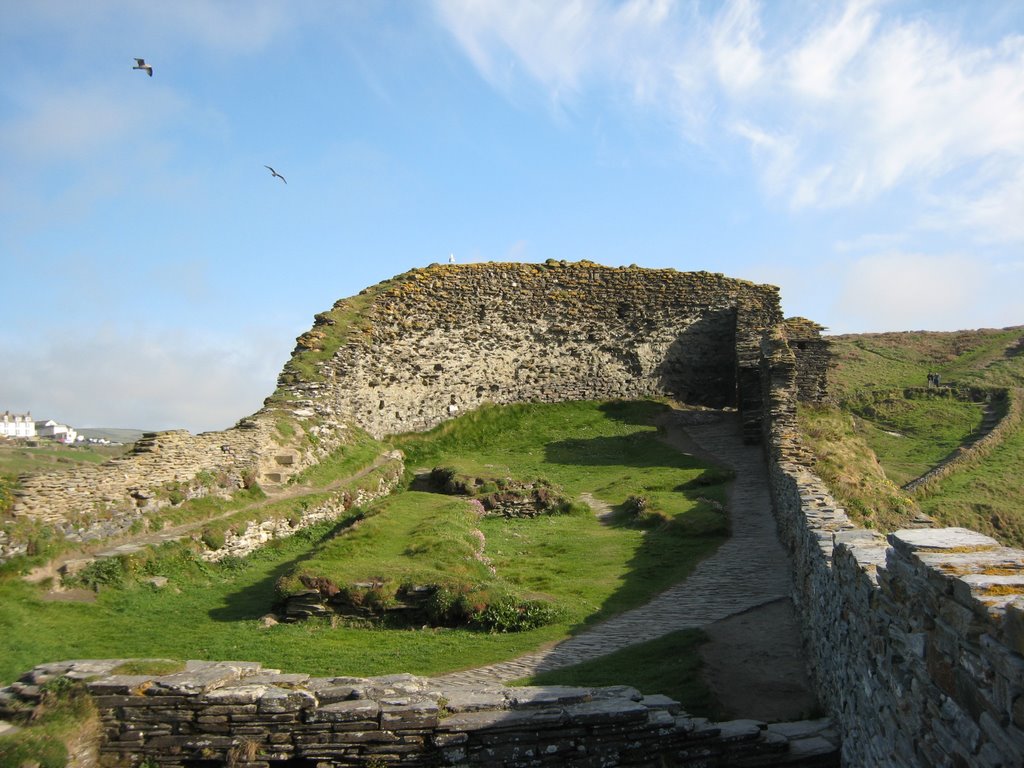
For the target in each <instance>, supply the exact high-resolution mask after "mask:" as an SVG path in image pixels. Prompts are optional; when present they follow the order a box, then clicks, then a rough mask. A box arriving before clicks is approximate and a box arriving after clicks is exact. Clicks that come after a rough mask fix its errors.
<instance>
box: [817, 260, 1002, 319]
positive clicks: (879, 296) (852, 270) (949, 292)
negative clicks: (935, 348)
mask: <svg viewBox="0 0 1024 768" xmlns="http://www.w3.org/2000/svg"><path fill="white" fill-rule="evenodd" d="M998 270H999V267H998V265H996V264H993V263H992V262H989V261H986V260H982V259H977V258H974V257H969V256H966V255H963V254H956V253H950V254H925V253H908V252H901V251H891V252H885V253H876V254H872V255H868V256H863V257H860V258H857V259H854V260H852V261H850V262H847V263H844V264H836V265H833V267H832V268H831V269H830V270H829V271H830V273H831V274H830V275H829V279H830V280H834V281H835V282H836V283H837V284H838V285H841V286H842V289H841V292H840V293H839V295H838V297H837V299H836V302H835V306H834V307H833V308H832V310H831V311H830V312H829V315H830V316H831V317H833V318H834V320H833V324H834V325H835V326H836V328H837V329H845V330H853V329H856V330H857V331H898V330H922V329H930V330H956V329H960V328H965V327H986V326H988V327H991V326H993V325H999V320H998V318H999V317H1006V316H1008V314H1009V313H1008V312H1007V310H1008V308H1009V307H1010V306H1012V305H1011V304H1010V303H1009V302H1012V301H1016V299H1014V298H1013V296H1014V294H1016V290H1014V289H1013V288H1012V286H1011V285H1009V284H1004V285H1002V287H999V281H998V279H993V278H994V277H995V275H994V274H993V273H995V272H997V271H998ZM993 286H996V287H995V288H994V289H993Z"/></svg>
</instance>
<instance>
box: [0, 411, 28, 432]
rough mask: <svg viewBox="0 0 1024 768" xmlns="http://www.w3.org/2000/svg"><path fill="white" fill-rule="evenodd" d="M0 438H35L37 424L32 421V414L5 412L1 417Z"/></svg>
mask: <svg viewBox="0 0 1024 768" xmlns="http://www.w3.org/2000/svg"><path fill="white" fill-rule="evenodd" d="M0 436H3V437H35V436H36V423H35V422H34V421H32V414H31V413H11V412H10V411H4V413H3V416H2V417H0Z"/></svg>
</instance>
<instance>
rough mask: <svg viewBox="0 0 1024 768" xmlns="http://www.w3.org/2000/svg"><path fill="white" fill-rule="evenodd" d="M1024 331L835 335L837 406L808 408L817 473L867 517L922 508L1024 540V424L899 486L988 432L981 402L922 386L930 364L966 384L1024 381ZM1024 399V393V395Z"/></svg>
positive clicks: (899, 521) (888, 522) (868, 520)
mask: <svg viewBox="0 0 1024 768" xmlns="http://www.w3.org/2000/svg"><path fill="white" fill-rule="evenodd" d="M1022 340H1024V329H1022V328H1020V327H1017V328H1008V329H1001V330H977V331H960V332H956V333H925V332H912V333H887V334H866V335H860V336H838V337H834V338H833V347H834V351H835V352H836V360H837V365H836V367H835V369H834V370H833V371H832V372H831V374H830V389H831V391H832V393H833V394H834V395H835V396H836V398H837V403H838V404H837V406H835V407H833V408H805V409H801V412H800V421H801V425H802V429H803V431H804V433H805V435H806V436H807V437H808V440H809V442H810V444H811V447H812V449H813V450H814V452H815V453H816V455H817V456H818V457H819V463H818V467H817V469H818V472H819V474H820V475H821V476H822V478H823V479H824V480H825V481H826V482H827V483H829V485H830V487H831V488H832V490H833V492H834V493H835V494H836V496H837V497H838V499H839V500H840V501H841V502H842V503H843V504H844V505H846V507H847V509H848V510H849V511H850V512H851V514H852V515H853V516H854V518H855V519H858V520H859V521H860V522H861V523H862V524H864V525H868V526H875V527H878V528H881V529H883V530H893V529H895V528H898V527H901V526H903V525H905V524H906V523H907V522H908V521H909V520H910V519H911V517H912V516H913V514H914V511H915V510H916V509H918V508H919V509H920V510H921V511H923V512H924V513H926V514H928V515H929V516H931V517H933V518H935V519H936V520H937V521H939V522H940V523H941V524H945V525H960V526H965V527H968V528H973V529H975V530H980V531H982V532H985V533H988V534H990V535H993V536H995V537H996V538H998V539H999V540H1000V541H1002V542H1003V543H1005V544H1008V545H1014V546H1024V522H1022V518H1024V511H1022V510H1024V489H1022V487H1021V485H1020V482H1019V473H1020V467H1021V466H1024V436H1022V435H1021V426H1020V425H1017V426H1014V427H1013V428H1011V429H1009V430H1007V432H1008V434H1007V437H1006V439H1004V440H1003V441H1002V443H1000V444H999V445H998V446H997V447H996V448H995V449H993V450H992V451H991V452H990V453H989V454H988V455H986V456H985V458H984V460H983V461H979V462H974V463H972V464H971V465H969V466H965V467H963V468H962V469H958V471H956V472H954V473H953V474H952V475H950V476H949V477H947V478H945V479H944V480H941V481H939V482H936V483H933V484H931V485H930V486H929V487H928V489H927V491H926V492H921V493H918V494H917V495H916V496H911V495H908V494H905V493H903V492H901V491H900V490H899V488H898V486H899V485H902V484H904V483H906V482H907V481H909V480H910V479H913V478H914V477H917V476H920V475H922V474H924V472H925V471H927V470H928V469H929V468H930V467H932V466H934V465H936V464H938V463H939V462H940V461H942V460H943V459H944V458H946V457H947V456H949V455H950V454H951V453H952V452H953V451H954V450H955V449H957V447H958V446H965V445H969V444H970V443H971V442H972V441H973V440H974V439H975V438H976V437H977V434H978V426H979V423H980V421H981V414H982V405H981V404H979V403H971V402H963V401H959V400H957V399H955V398H952V397H948V396H945V395H948V394H949V391H948V390H945V389H944V391H943V392H941V393H939V392H930V393H929V392H927V391H926V392H924V393H922V392H921V391H920V388H921V387H923V386H924V385H925V384H926V382H927V374H928V373H938V374H939V375H940V376H941V380H942V382H943V384H944V385H952V386H953V387H960V388H963V389H966V388H970V387H975V388H981V389H993V388H1010V389H1013V388H1020V387H1022V386H1024V355H1022V354H1021V350H1022V348H1024V346H1022ZM1011 396H1016V397H1020V394H1019V393H1018V394H1016V395H1013V394H1011Z"/></svg>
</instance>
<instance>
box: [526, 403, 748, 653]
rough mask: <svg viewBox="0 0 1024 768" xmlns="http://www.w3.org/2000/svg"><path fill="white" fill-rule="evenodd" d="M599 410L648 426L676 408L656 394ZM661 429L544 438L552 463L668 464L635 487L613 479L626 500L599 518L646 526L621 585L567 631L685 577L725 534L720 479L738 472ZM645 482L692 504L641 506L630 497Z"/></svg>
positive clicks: (630, 605) (723, 481) (651, 466)
mask: <svg viewBox="0 0 1024 768" xmlns="http://www.w3.org/2000/svg"><path fill="white" fill-rule="evenodd" d="M601 410H602V411H603V412H605V413H606V414H607V415H608V416H610V417H611V418H615V419H616V420H618V421H620V422H623V423H630V424H638V425H644V426H647V427H650V426H651V425H652V424H654V423H656V422H658V421H661V420H662V417H664V416H667V415H671V414H672V412H673V409H672V408H671V407H669V406H667V405H665V404H662V403H653V402H639V403H637V402H616V403H607V404H604V405H602V406H601ZM707 418H715V419H718V418H719V416H718V415H717V414H714V415H712V414H705V419H704V420H707ZM679 423H680V424H681V423H682V422H681V421H680V422H679ZM730 425H731V426H733V427H734V426H736V425H735V423H732V422H729V423H723V428H730ZM662 432H663V430H662V428H660V427H659V430H658V432H653V431H651V430H650V429H647V430H638V431H636V432H633V433H630V434H627V435H621V436H612V437H608V436H601V437H594V438H569V439H566V440H559V441H556V442H551V443H548V444H546V445H545V446H544V453H545V459H546V460H547V461H548V462H551V463H556V464H562V465H575V466H584V467H602V466H607V467H613V466H620V467H622V466H624V467H628V468H636V469H645V470H651V469H654V470H657V469H662V470H668V477H666V476H665V475H662V476H661V477H658V476H657V474H654V475H652V476H651V477H650V478H644V479H639V478H638V479H636V480H635V483H636V484H635V486H634V487H633V488H632V489H625V488H623V487H622V486H623V485H628V483H619V484H617V485H618V487H617V488H616V489H615V491H613V493H617V494H618V495H619V496H620V497H623V498H624V500H623V501H621V502H619V503H618V504H613V505H612V514H611V515H608V516H607V517H605V518H604V524H606V525H608V526H611V527H614V528H630V529H640V530H644V531H645V534H644V536H643V538H642V540H641V542H640V544H639V546H638V547H637V549H636V550H635V552H634V554H633V556H632V557H631V558H630V561H629V563H628V566H627V573H626V575H625V577H624V579H623V582H622V584H621V586H620V587H619V588H618V589H617V590H616V591H615V592H614V593H613V594H611V595H610V596H609V597H608V598H607V599H606V600H605V602H604V603H603V604H602V605H601V606H600V608H599V609H598V610H597V611H595V612H594V613H593V614H592V615H591V616H589V617H587V618H586V619H585V620H584V621H582V622H581V623H580V624H578V625H576V626H574V627H573V628H572V629H571V630H570V634H571V635H577V634H580V633H581V632H585V631H586V630H588V629H590V628H592V627H593V626H594V625H595V624H598V623H600V622H602V621H606V620H607V619H609V618H611V617H612V616H614V615H616V614H619V613H622V612H624V611H627V610H630V609H632V608H636V607H639V606H641V605H644V604H646V603H647V602H649V601H650V600H651V599H653V598H654V597H655V596H656V595H657V594H659V593H661V592H663V591H664V590H666V589H669V588H670V587H672V586H674V585H675V584H678V583H680V582H681V581H684V580H685V579H686V578H687V576H689V574H690V573H692V572H693V570H694V568H696V566H697V564H698V563H700V562H701V561H702V560H703V559H705V558H706V557H708V556H710V555H712V554H713V553H714V552H715V551H716V550H717V549H718V547H719V546H720V545H721V544H722V543H724V542H725V541H726V539H727V538H728V537H729V520H728V515H727V513H726V512H725V510H724V507H723V506H722V504H721V502H722V501H724V496H725V486H726V485H727V484H728V483H729V482H731V481H732V480H733V479H734V478H735V473H734V472H732V470H729V469H725V468H722V467H720V466H714V465H712V464H710V463H709V462H706V461H702V460H699V459H697V458H696V457H694V456H692V455H690V454H688V453H684V452H683V451H681V450H679V449H677V448H674V447H672V446H671V445H669V444H667V443H666V442H665V441H663V440H661V439H660V435H661V434H662ZM695 470H700V471H701V472H700V474H699V475H697V476H695V477H690V478H689V479H687V480H686V481H685V482H678V480H674V479H672V478H671V473H672V472H674V471H679V472H688V473H692V472H693V471H695ZM666 480H667V482H666ZM645 482H651V483H653V484H654V485H659V486H660V488H658V490H656V491H655V493H658V494H661V495H664V494H666V493H670V494H677V493H678V494H681V495H682V496H684V497H685V498H686V499H687V500H688V501H689V502H691V503H693V504H694V505H695V506H694V507H693V508H692V509H690V510H689V511H686V512H682V513H677V514H675V515H671V514H666V513H663V512H659V511H657V509H654V510H652V511H650V512H641V511H640V510H638V509H637V507H636V503H635V502H634V501H631V500H630V498H632V499H635V498H636V497H637V496H642V495H643V494H644V493H645V487H644V486H645ZM708 496H710V497H711V499H708V498H707V497H708ZM625 497H630V498H625ZM715 497H719V498H718V499H716V498H715ZM655 506H656V505H655Z"/></svg>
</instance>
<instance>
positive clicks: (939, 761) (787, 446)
mask: <svg viewBox="0 0 1024 768" xmlns="http://www.w3.org/2000/svg"><path fill="white" fill-rule="evenodd" d="M762 352H763V359H764V369H763V372H762V374H763V375H762V378H763V381H764V383H765V387H766V392H765V399H766V402H767V407H768V408H769V410H770V412H771V414H772V417H771V418H769V419H766V421H765V425H764V426H765V447H766V451H767V455H768V462H769V470H770V477H771V483H772V493H773V496H774V501H775V506H776V514H777V520H778V525H779V531H780V536H781V537H782V540H783V543H784V544H785V545H786V546H787V547H788V549H789V553H790V558H791V563H792V566H793V569H794V602H795V604H796V605H797V609H798V612H799V613H800V615H801V623H802V628H803V631H804V640H805V644H806V646H807V654H806V655H807V658H808V663H809V665H810V667H811V672H812V675H813V677H814V678H815V680H816V683H817V689H818V695H819V698H820V699H821V700H822V702H823V703H824V704H825V705H826V706H827V707H828V709H829V710H830V712H831V714H832V716H833V718H834V720H835V723H836V725H837V727H838V729H839V731H840V735H841V737H842V742H843V758H844V764H845V765H849V766H855V767H859V766H863V767H864V768H887V767H889V766H893V767H895V766H899V767H900V768H909V767H911V766H913V767H916V768H931V767H932V766H972V768H973V767H975V766H978V767H982V768H996V766H1003V767H1004V768H1005V767H1006V766H1020V765H1021V764H1022V760H1024V757H1022V756H1024V656H1022V654H1024V552H1022V551H1020V550H1016V549H1009V548H1006V547H1001V546H999V544H998V543H997V542H996V541H994V540H993V539H990V538H988V537H986V536H982V535H981V534H978V533H975V532H973V531H967V530H964V529H959V528H946V529H932V530H907V531H898V532H896V533H893V534H890V535H889V536H888V537H884V536H882V535H881V534H879V533H876V532H873V531H867V530H862V529H859V528H857V527H856V526H855V525H854V524H853V522H852V521H851V520H850V519H849V517H848V516H847V515H846V513H845V511H844V510H843V509H842V508H841V507H839V506H838V505H837V503H836V501H835V499H833V498H832V496H831V495H830V494H829V492H828V490H827V489H826V488H825V486H824V484H823V483H822V482H821V480H820V479H819V478H818V477H817V476H816V475H815V474H814V473H813V471H812V470H811V463H812V462H811V459H810V457H809V455H808V453H807V451H806V449H805V448H804V447H803V446H802V445H801V443H800V440H799V436H798V434H797V430H796V417H795V402H796V397H797V392H798V386H797V379H798V368H799V364H798V361H797V359H796V358H795V356H794V355H793V351H792V350H791V349H789V348H788V347H787V346H786V344H785V343H784V342H783V340H782V339H781V338H775V339H766V340H765V342H764V344H763V346H762Z"/></svg>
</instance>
